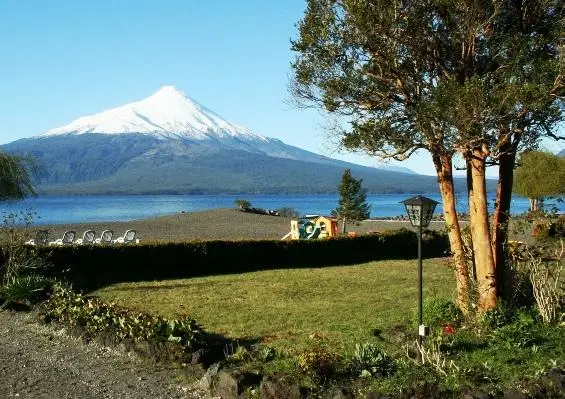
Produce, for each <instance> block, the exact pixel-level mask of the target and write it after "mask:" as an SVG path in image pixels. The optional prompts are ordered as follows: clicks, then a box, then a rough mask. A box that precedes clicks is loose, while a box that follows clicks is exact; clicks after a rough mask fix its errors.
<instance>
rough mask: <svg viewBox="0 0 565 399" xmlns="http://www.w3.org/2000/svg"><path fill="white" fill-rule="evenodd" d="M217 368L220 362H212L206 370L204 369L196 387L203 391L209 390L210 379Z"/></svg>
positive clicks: (216, 372) (210, 386) (213, 376)
mask: <svg viewBox="0 0 565 399" xmlns="http://www.w3.org/2000/svg"><path fill="white" fill-rule="evenodd" d="M218 370H220V363H214V364H213V365H211V366H210V367H208V370H206V372H205V373H204V375H203V376H202V378H201V379H200V381H198V387H199V388H200V389H202V390H204V391H207V392H210V391H211V390H212V381H213V380H214V378H215V377H216V376H217V375H218Z"/></svg>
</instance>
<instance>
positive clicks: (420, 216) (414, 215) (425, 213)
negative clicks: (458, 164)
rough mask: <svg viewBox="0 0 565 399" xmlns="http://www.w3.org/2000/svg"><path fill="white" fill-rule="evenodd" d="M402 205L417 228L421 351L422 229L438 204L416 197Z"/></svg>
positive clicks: (422, 332) (423, 328)
mask: <svg viewBox="0 0 565 399" xmlns="http://www.w3.org/2000/svg"><path fill="white" fill-rule="evenodd" d="M402 203H403V204H404V206H406V212H407V213H408V218H409V219H410V223H411V224H412V226H414V227H417V228H418V346H419V349H420V350H421V349H422V338H423V337H425V336H426V335H428V328H427V327H426V326H425V325H424V324H423V311H422V291H423V290H422V229H423V228H424V227H428V225H429V224H430V221H431V220H432V217H433V216H434V210H435V209H436V205H437V204H438V202H437V201H434V200H433V199H430V198H426V197H422V196H421V195H417V196H415V197H412V198H408V199H406V200H404V201H402ZM421 356H422V357H421V358H420V359H421V361H422V362H423V361H424V360H423V354H421Z"/></svg>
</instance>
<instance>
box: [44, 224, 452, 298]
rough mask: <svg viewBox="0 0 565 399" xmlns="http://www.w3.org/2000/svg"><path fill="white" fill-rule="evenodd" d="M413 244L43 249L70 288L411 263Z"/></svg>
mask: <svg viewBox="0 0 565 399" xmlns="http://www.w3.org/2000/svg"><path fill="white" fill-rule="evenodd" d="M406 240H408V241H409V242H413V243H414V248H415V245H416V244H415V242H416V234H415V233H414V232H411V231H409V230H405V229H404V230H400V231H398V232H386V233H383V234H367V235H362V236H359V237H355V238H353V237H343V238H341V237H340V238H332V239H327V240H291V241H280V240H276V241H275V240H272V241H267V240H264V241H205V242H187V243H164V244H162V243H159V244H151V243H147V244H142V245H130V246H67V247H57V248H42V249H41V251H44V252H42V253H43V254H44V255H45V256H46V257H47V258H48V259H49V261H50V262H51V263H52V264H53V265H54V267H53V268H52V269H50V270H51V273H52V274H51V275H52V276H54V277H64V278H66V279H67V280H68V281H69V282H71V283H72V284H73V286H74V287H76V288H79V289H84V290H90V289H96V288H99V287H101V286H104V285H107V284H115V283H120V282H132V281H152V280H165V279H174V278H188V277H197V276H209V275H219V274H231V273H245V272H251V271H259V270H272V269H284V268H300V267H307V268H312V267H327V266H333V265H349V264H356V263H362V262H369V261H373V260H383V259H412V258H414V257H415V256H416V251H414V252H413V253H407V251H406V246H407V245H409V243H407V242H406ZM424 247H425V248H426V247H427V248H428V252H427V253H426V252H425V253H424V255H426V256H441V254H443V253H444V251H445V249H446V248H447V241H446V240H444V239H442V238H437V239H434V240H433V241H430V242H426V243H425V245H424Z"/></svg>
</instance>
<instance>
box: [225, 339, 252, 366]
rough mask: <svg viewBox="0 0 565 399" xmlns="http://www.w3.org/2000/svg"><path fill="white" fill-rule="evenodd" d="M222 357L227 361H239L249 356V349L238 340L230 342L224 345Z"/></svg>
mask: <svg viewBox="0 0 565 399" xmlns="http://www.w3.org/2000/svg"><path fill="white" fill-rule="evenodd" d="M224 357H225V359H226V360H227V361H228V362H234V363H239V362H242V361H244V360H246V359H248V358H250V357H251V354H250V353H249V350H247V348H246V347H245V346H243V345H240V344H239V343H238V342H235V343H234V342H231V343H229V344H226V346H225V347H224Z"/></svg>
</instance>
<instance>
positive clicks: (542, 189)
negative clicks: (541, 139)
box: [514, 151, 565, 211]
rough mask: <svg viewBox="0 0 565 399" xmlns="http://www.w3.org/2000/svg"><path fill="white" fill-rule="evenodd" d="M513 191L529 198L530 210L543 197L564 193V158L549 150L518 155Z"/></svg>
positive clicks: (533, 208)
mask: <svg viewBox="0 0 565 399" xmlns="http://www.w3.org/2000/svg"><path fill="white" fill-rule="evenodd" d="M515 181H516V182H515V185H514V191H515V192H516V193H517V194H520V195H523V196H524V197H528V198H529V199H530V204H531V209H530V210H532V211H536V210H537V209H536V208H537V203H538V201H539V200H540V199H542V198H544V197H553V196H559V195H564V194H565V158H562V157H559V156H557V155H553V154H552V153H550V152H542V151H530V152H525V153H524V154H522V156H521V157H520V166H519V167H518V168H517V169H516V172H515Z"/></svg>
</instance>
